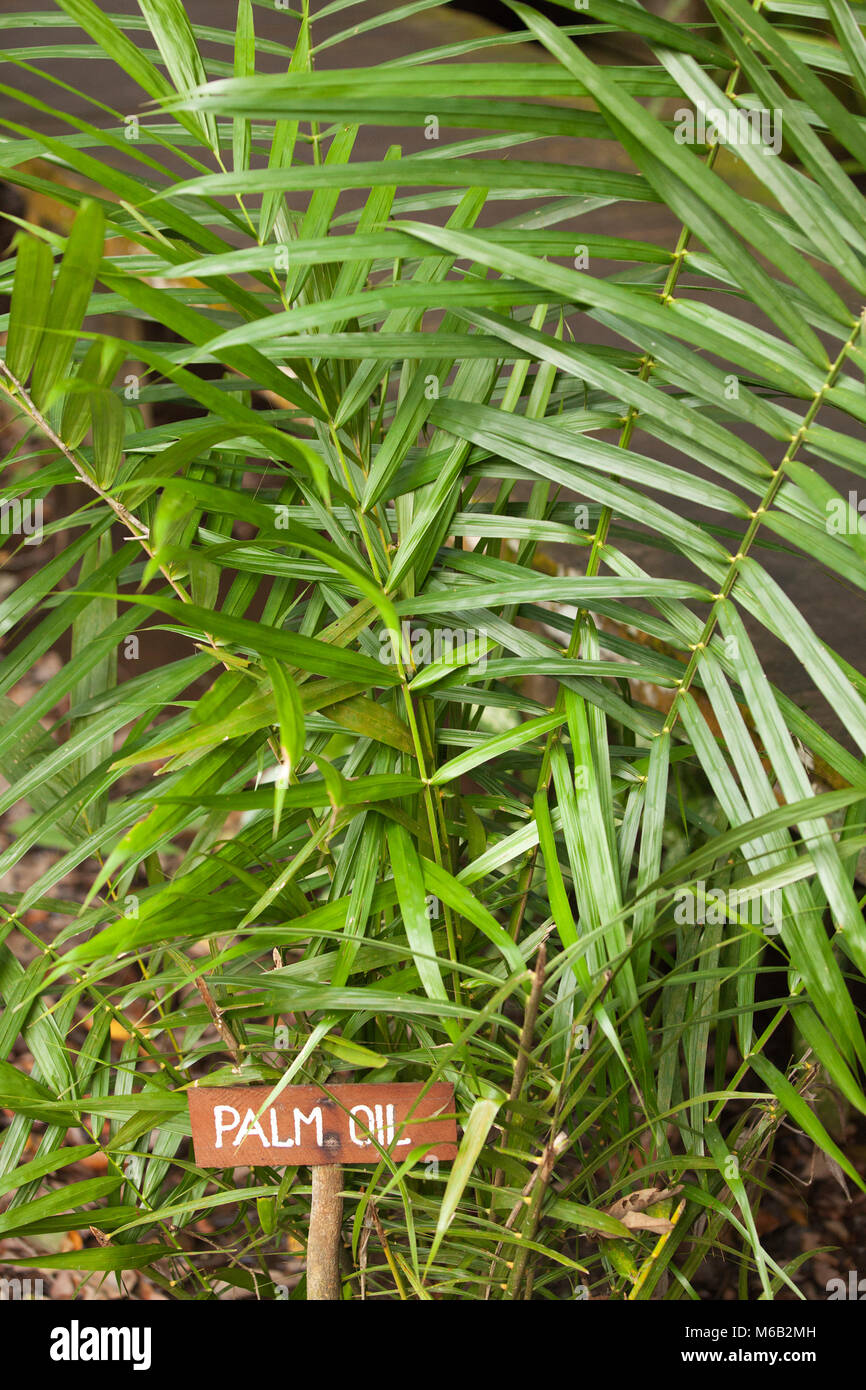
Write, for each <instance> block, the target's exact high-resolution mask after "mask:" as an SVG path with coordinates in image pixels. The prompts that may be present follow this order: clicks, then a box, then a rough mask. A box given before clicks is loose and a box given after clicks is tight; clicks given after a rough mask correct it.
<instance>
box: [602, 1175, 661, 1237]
mask: <svg viewBox="0 0 866 1390" xmlns="http://www.w3.org/2000/svg"><path fill="white" fill-rule="evenodd" d="M681 1191H682V1186H681V1185H680V1186H678V1187H642V1188H641V1189H640V1190H639V1191H638V1192H630V1193H629V1194H628V1196H626V1197H620V1198H619V1200H618V1201H616V1202H614V1204H613V1206H610V1207H608V1208H607V1209H606V1211H605V1215H606V1216H613V1217H615V1218H616V1220H617V1221H621V1222H622V1224H623V1225H624V1226H627V1227H628V1228H629V1230H630V1231H653V1232H655V1234H656V1235H660V1236H663V1235H666V1234H667V1233H668V1231H672V1230H673V1228H674V1227H673V1222H672V1221H670V1220H668V1218H667V1217H666V1216H653V1215H652V1214H650V1212H649V1208H650V1207H654V1206H656V1205H658V1203H659V1202H667V1201H670V1200H671V1198H673V1197H676V1195H677V1193H679V1192H681ZM597 1234H598V1235H599V1236H601V1237H602V1238H603V1239H604V1240H616V1239H617V1237H616V1236H611V1235H608V1233H607V1232H606V1231H599V1232H597Z"/></svg>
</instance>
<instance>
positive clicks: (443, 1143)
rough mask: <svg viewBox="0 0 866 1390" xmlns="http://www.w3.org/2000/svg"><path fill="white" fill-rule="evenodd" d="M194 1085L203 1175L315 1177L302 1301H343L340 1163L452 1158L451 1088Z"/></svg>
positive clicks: (195, 1124) (454, 1137) (191, 1104)
mask: <svg viewBox="0 0 866 1390" xmlns="http://www.w3.org/2000/svg"><path fill="white" fill-rule="evenodd" d="M272 1090H273V1087H271V1086H212V1087H211V1086H199V1085H198V1084H196V1085H195V1086H193V1087H192V1088H191V1089H190V1090H189V1092H188V1093H187V1094H188V1098H189V1114H190V1121H191V1124H192V1138H193V1145H194V1148H195V1159H196V1163H198V1164H199V1166H200V1167H202V1168H236V1167H240V1166H244V1167H269V1168H288V1167H295V1166H297V1165H300V1164H302V1163H308V1164H310V1165H311V1167H312V1170H313V1182H312V1192H313V1199H312V1207H311V1210H310V1230H309V1238H308V1242H307V1298H308V1300H322V1299H339V1297H340V1226H341V1222H342V1213H343V1196H342V1192H343V1168H342V1165H343V1164H344V1163H367V1164H375V1163H378V1162H379V1160H380V1159H381V1157H382V1154H383V1152H384V1153H386V1154H388V1155H389V1156H390V1157H391V1158H393V1159H394V1160H396V1161H399V1162H402V1161H403V1160H404V1159H405V1158H407V1157H408V1155H409V1154H410V1153H411V1152H412V1150H413V1149H415V1148H418V1147H419V1145H424V1146H425V1157H426V1158H437V1159H440V1160H443V1161H445V1162H450V1161H451V1160H452V1159H453V1158H455V1157H456V1155H457V1120H456V1116H455V1114H454V1088H453V1086H451V1085H447V1084H444V1083H437V1084H435V1085H433V1086H428V1087H427V1089H426V1090H425V1088H424V1087H423V1086H422V1085H420V1084H414V1083H410V1082H399V1081H391V1082H385V1083H384V1084H382V1085H376V1084H372V1085H366V1084H360V1085H336V1086H286V1087H284V1088H283V1090H282V1091H281V1092H280V1093H279V1095H278V1096H277V1097H276V1098H275V1100H274V1101H273V1102H272V1103H271V1104H267V1103H266V1102H267V1101H268V1097H269V1096H270V1095H271V1092H272Z"/></svg>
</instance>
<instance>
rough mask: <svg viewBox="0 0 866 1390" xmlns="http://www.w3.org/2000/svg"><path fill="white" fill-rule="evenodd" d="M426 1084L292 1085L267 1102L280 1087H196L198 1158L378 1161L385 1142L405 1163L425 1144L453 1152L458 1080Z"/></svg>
mask: <svg viewBox="0 0 866 1390" xmlns="http://www.w3.org/2000/svg"><path fill="white" fill-rule="evenodd" d="M423 1089H424V1088H423V1087H422V1086H420V1085H415V1084H413V1083H407V1082H400V1081H391V1082H387V1083H385V1084H384V1085H381V1086H377V1085H370V1086H363V1085H359V1086H328V1087H327V1089H322V1088H321V1087H320V1086H287V1087H286V1088H285V1090H283V1091H282V1092H281V1093H280V1095H279V1096H277V1099H276V1100H275V1101H274V1103H273V1104H272V1105H268V1106H265V1108H264V1109H262V1107H263V1106H264V1103H265V1101H266V1100H267V1098H268V1096H269V1095H270V1093H271V1091H272V1090H273V1087H272V1086H201V1087H192V1088H191V1089H190V1090H189V1091H188V1093H187V1094H188V1096H189V1115H190V1120H191V1121H192V1138H193V1144H194V1145H195V1160H196V1163H198V1164H199V1165H200V1166H201V1167H203V1168H235V1167H237V1166H238V1165H240V1164H243V1165H245V1166H249V1167H256V1166H259V1167H261V1166H263V1165H267V1166H268V1167H271V1168H286V1167H294V1166H295V1165H296V1164H301V1163H311V1164H318V1163H378V1162H379V1160H380V1158H381V1152H380V1150H381V1149H384V1150H385V1151H386V1152H387V1153H388V1154H390V1156H391V1157H392V1159H395V1160H397V1161H399V1162H402V1160H403V1159H404V1158H405V1157H406V1156H407V1155H408V1154H409V1153H410V1152H411V1151H412V1149H414V1148H417V1146H418V1145H419V1144H433V1145H434V1147H433V1148H431V1149H428V1151H427V1154H426V1155H425V1156H426V1157H427V1158H439V1159H446V1160H450V1159H453V1158H454V1157H455V1156H456V1154H457V1121H456V1118H455V1116H454V1087H453V1086H449V1085H446V1084H444V1083H439V1084H437V1085H434V1086H431V1087H430V1088H429V1090H428V1091H427V1092H426V1093H425V1094H424V1095H423V1096H422V1095H421V1092H422V1090H423ZM419 1097H420V1099H419ZM260 1111H261V1114H260V1113H259V1112H260ZM440 1117H442V1118H440ZM377 1145H378V1147H377Z"/></svg>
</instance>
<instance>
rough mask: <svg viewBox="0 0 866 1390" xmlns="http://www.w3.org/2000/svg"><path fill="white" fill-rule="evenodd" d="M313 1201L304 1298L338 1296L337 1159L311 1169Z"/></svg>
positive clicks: (339, 1181) (339, 1190) (340, 1175)
mask: <svg viewBox="0 0 866 1390" xmlns="http://www.w3.org/2000/svg"><path fill="white" fill-rule="evenodd" d="M312 1174H313V1204H312V1207H311V1208H310V1232H309V1237H308V1239H307V1302H310V1301H311V1300H318V1301H322V1300H328V1299H329V1300H332V1301H333V1300H334V1299H339V1297H340V1228H341V1225H342V1221H343V1168H342V1165H341V1164H339V1163H329V1164H323V1165H322V1166H320V1167H315V1168H313V1169H312Z"/></svg>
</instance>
